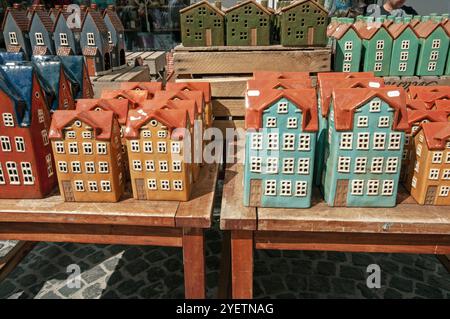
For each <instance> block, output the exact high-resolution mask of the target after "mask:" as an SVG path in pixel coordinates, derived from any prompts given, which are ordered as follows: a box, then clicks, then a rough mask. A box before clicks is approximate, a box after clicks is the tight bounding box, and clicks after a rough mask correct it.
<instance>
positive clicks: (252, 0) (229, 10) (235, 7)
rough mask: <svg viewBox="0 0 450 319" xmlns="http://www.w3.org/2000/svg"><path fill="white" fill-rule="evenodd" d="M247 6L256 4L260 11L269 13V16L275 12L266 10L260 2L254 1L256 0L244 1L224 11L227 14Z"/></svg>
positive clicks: (269, 9)
mask: <svg viewBox="0 0 450 319" xmlns="http://www.w3.org/2000/svg"><path fill="white" fill-rule="evenodd" d="M247 4H254V5H255V6H257V7H258V8H259V9H261V10H262V11H263V12H265V13H267V14H268V15H271V14H273V12H274V11H273V10H272V9H271V8H265V7H263V6H262V5H261V4H259V3H258V2H256V1H254V0H246V1H242V2H241V3H238V4H236V5H234V6H232V7H230V8H228V9H226V10H223V11H224V12H225V13H226V14H227V13H229V12H231V11H233V10H236V9H237V8H240V7H243V6H245V5H247Z"/></svg>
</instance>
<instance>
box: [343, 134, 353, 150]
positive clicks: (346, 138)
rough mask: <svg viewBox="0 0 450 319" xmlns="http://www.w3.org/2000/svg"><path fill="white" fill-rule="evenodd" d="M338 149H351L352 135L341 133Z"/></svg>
mask: <svg viewBox="0 0 450 319" xmlns="http://www.w3.org/2000/svg"><path fill="white" fill-rule="evenodd" d="M340 149H341V150H351V149H353V133H341V141H340Z"/></svg>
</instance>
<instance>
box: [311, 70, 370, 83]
mask: <svg viewBox="0 0 450 319" xmlns="http://www.w3.org/2000/svg"><path fill="white" fill-rule="evenodd" d="M371 77H373V78H374V77H375V74H374V73H373V72H322V73H317V83H318V85H319V86H320V83H321V82H322V80H325V79H356V78H371Z"/></svg>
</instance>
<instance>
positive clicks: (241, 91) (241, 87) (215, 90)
mask: <svg viewBox="0 0 450 319" xmlns="http://www.w3.org/2000/svg"><path fill="white" fill-rule="evenodd" d="M251 78H252V76H251V75H247V76H227V77H222V76H220V77H217V76H216V77H213V76H202V77H201V78H197V79H190V78H188V79H186V78H182V77H180V76H178V75H177V78H176V79H175V82H205V81H207V82H209V83H211V96H212V97H213V98H244V96H245V89H246V87H247V81H248V80H249V79H251Z"/></svg>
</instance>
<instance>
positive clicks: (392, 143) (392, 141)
mask: <svg viewBox="0 0 450 319" xmlns="http://www.w3.org/2000/svg"><path fill="white" fill-rule="evenodd" d="M401 143H402V133H390V134H389V145H388V149H389V150H399V149H400V148H401V146H402V144H401Z"/></svg>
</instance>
